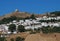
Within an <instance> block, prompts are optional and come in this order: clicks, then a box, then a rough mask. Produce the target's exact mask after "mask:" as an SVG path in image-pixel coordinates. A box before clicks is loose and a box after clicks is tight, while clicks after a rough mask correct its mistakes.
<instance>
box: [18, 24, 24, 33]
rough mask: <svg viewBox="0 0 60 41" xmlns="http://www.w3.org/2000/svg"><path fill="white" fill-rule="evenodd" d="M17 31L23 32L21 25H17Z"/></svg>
mask: <svg viewBox="0 0 60 41" xmlns="http://www.w3.org/2000/svg"><path fill="white" fill-rule="evenodd" d="M17 30H18V32H25V28H24V26H23V25H19V26H18V29H17Z"/></svg>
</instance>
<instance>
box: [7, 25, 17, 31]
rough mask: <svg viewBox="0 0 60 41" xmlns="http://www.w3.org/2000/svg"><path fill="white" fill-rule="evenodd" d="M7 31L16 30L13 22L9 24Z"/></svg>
mask: <svg viewBox="0 0 60 41" xmlns="http://www.w3.org/2000/svg"><path fill="white" fill-rule="evenodd" d="M8 29H9V31H11V32H14V31H16V25H15V24H11V25H9V28H8Z"/></svg>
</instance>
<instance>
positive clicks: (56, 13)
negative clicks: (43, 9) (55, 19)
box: [50, 11, 60, 16]
mask: <svg viewBox="0 0 60 41" xmlns="http://www.w3.org/2000/svg"><path fill="white" fill-rule="evenodd" d="M50 14H55V15H56V16H60V11H55V12H51V13H50Z"/></svg>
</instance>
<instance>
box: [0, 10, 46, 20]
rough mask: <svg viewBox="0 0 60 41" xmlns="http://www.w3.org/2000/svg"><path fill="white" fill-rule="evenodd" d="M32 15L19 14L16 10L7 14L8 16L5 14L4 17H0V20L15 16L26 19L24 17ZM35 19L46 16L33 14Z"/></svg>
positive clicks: (26, 13)
mask: <svg viewBox="0 0 60 41" xmlns="http://www.w3.org/2000/svg"><path fill="white" fill-rule="evenodd" d="M31 15H32V14H30V13H28V12H20V11H18V10H15V12H12V13H9V14H6V15H4V16H1V17H0V20H1V19H3V18H7V17H11V16H16V17H20V18H26V17H30V16H31ZM34 15H35V17H42V16H44V15H46V14H34Z"/></svg>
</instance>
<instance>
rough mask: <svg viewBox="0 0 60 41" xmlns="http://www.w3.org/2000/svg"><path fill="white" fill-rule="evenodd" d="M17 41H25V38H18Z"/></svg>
mask: <svg viewBox="0 0 60 41" xmlns="http://www.w3.org/2000/svg"><path fill="white" fill-rule="evenodd" d="M16 41H24V38H21V37H17V38H16Z"/></svg>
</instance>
